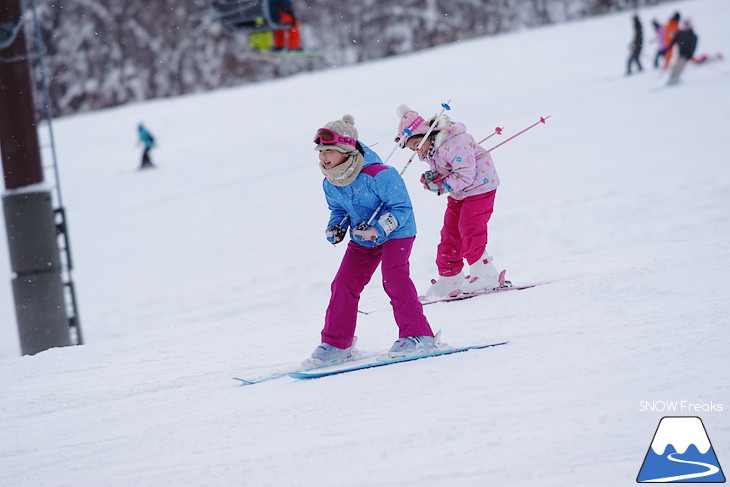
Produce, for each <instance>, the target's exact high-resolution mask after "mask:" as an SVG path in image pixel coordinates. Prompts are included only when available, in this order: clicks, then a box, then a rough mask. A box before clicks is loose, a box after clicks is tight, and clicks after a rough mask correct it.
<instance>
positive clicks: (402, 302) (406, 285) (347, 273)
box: [322, 237, 433, 348]
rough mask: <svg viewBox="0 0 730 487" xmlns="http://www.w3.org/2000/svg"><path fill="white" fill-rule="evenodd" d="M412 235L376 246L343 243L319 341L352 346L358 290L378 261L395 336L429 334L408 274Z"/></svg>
mask: <svg viewBox="0 0 730 487" xmlns="http://www.w3.org/2000/svg"><path fill="white" fill-rule="evenodd" d="M415 238H416V237H410V238H399V239H392V240H388V241H387V242H385V243H384V244H382V245H379V246H377V247H363V246H362V245H360V244H358V243H355V242H353V241H352V240H351V241H350V242H349V243H348V244H347V250H346V251H345V256H344V257H343V258H342V263H341V264H340V269H339V270H338V271H337V275H335V279H334V281H332V297H331V298H330V304H329V306H328V307H327V313H326V314H325V318H324V329H323V330H322V341H323V342H325V343H329V344H330V345H334V346H335V347H337V348H348V347H350V346H351V345H352V339H353V337H354V336H355V326H356V324H357V304H358V302H359V301H360V293H361V292H362V290H363V289H365V285H366V284H367V283H368V282H370V278H371V277H372V276H373V273H374V272H375V269H377V267H378V264H381V263H382V272H383V288H384V289H385V292H386V293H387V294H388V296H389V297H390V300H391V304H392V305H393V316H394V317H395V322H396V323H397V324H398V328H399V334H398V337H408V336H424V335H427V336H433V331H432V330H431V326H430V325H429V324H428V320H427V319H426V316H425V315H424V314H423V305H422V304H421V302H420V301H419V300H418V293H417V292H416V286H414V284H413V281H411V276H410V264H409V263H408V258H409V257H410V255H411V249H412V248H413V241H414V240H415Z"/></svg>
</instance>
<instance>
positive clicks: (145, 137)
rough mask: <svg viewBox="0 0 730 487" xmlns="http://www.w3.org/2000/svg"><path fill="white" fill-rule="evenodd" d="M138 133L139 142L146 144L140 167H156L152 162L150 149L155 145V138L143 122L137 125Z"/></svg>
mask: <svg viewBox="0 0 730 487" xmlns="http://www.w3.org/2000/svg"><path fill="white" fill-rule="evenodd" d="M137 133H138V134H139V142H141V143H142V145H143V146H144V151H143V152H142V163H141V164H140V166H139V168H140V169H147V168H151V167H155V165H154V164H152V159H151V158H150V151H151V150H152V148H153V147H155V138H154V137H153V136H152V134H151V133H150V131H149V130H147V128H145V126H144V125H142V124H141V123H140V124H139V125H138V126H137Z"/></svg>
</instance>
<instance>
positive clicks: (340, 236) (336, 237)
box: [324, 225, 347, 245]
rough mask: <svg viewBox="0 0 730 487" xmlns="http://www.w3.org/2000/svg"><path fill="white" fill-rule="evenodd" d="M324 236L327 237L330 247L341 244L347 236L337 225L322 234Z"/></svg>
mask: <svg viewBox="0 0 730 487" xmlns="http://www.w3.org/2000/svg"><path fill="white" fill-rule="evenodd" d="M324 234H325V236H326V237H327V240H328V241H329V242H330V243H331V244H332V245H337V244H338V243H340V242H342V241H343V240H344V239H345V235H346V234H347V231H346V230H345V229H344V228H342V227H341V226H339V225H335V226H333V227H329V228H328V229H327V231H326V232H324Z"/></svg>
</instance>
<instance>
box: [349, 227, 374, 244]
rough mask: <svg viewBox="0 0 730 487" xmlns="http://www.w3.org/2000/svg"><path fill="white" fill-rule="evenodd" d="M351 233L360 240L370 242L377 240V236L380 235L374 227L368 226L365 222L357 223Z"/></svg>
mask: <svg viewBox="0 0 730 487" xmlns="http://www.w3.org/2000/svg"><path fill="white" fill-rule="evenodd" d="M352 234H353V235H354V236H355V238H356V239H358V240H361V241H367V240H370V241H371V242H375V241H377V240H378V237H380V233H378V231H377V230H376V229H375V228H373V227H368V226H366V225H365V223H361V224H360V225H358V227H357V229H355V230H353V231H352Z"/></svg>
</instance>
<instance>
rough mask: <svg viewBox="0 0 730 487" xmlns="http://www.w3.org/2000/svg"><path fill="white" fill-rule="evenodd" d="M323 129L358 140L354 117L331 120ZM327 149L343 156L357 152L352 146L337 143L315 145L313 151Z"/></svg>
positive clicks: (348, 116) (344, 116) (347, 115)
mask: <svg viewBox="0 0 730 487" xmlns="http://www.w3.org/2000/svg"><path fill="white" fill-rule="evenodd" d="M323 128H326V129H330V130H331V131H333V132H334V133H336V134H337V135H342V136H345V137H352V138H353V139H355V140H357V139H358V133H357V129H356V128H355V117H353V116H352V115H350V114H346V115H343V116H342V119H340V120H333V121H331V122H329V123H327V124H326V125H325V126H324V127H323ZM328 149H334V150H337V151H340V152H342V153H344V154H347V153H350V152H354V151H357V149H356V148H355V147H354V146H352V145H347V144H342V143H337V144H321V143H320V144H317V146H316V147H315V148H314V150H318V151H319V150H328Z"/></svg>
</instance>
